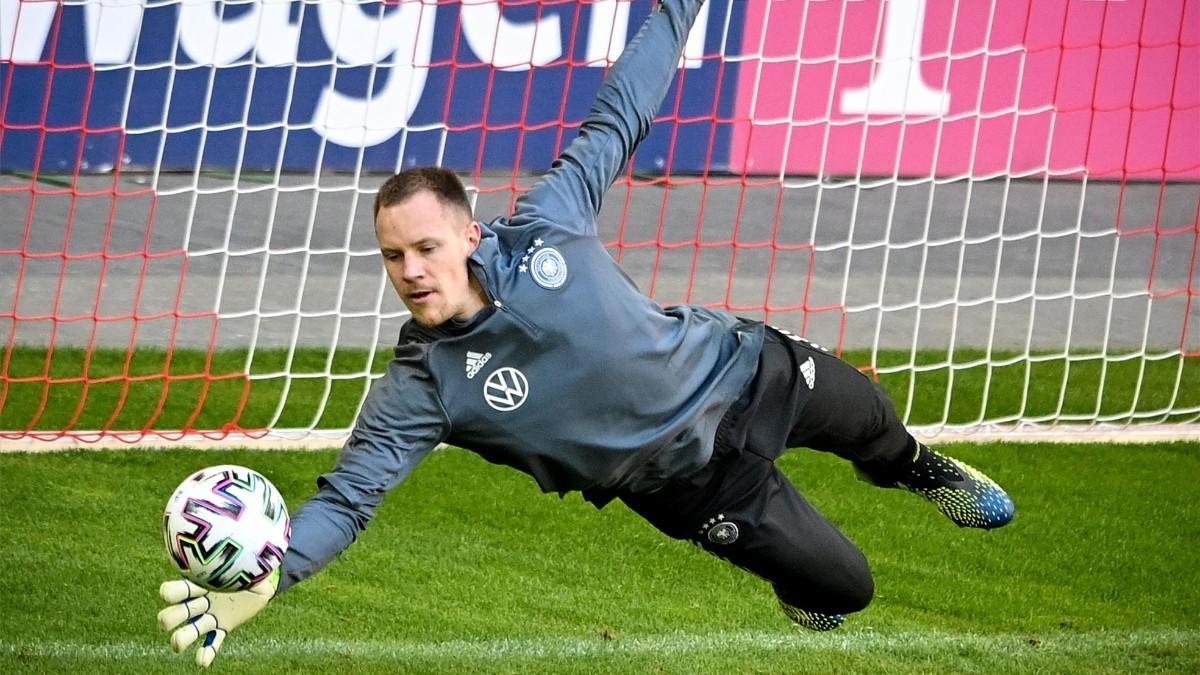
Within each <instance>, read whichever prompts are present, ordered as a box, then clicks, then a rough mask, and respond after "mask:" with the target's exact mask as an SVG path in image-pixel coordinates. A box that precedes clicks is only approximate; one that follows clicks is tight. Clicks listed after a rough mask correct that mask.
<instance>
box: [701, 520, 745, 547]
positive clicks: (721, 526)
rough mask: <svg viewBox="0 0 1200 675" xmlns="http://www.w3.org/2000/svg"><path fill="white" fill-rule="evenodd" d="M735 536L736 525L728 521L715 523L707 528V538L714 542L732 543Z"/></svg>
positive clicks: (736, 531)
mask: <svg viewBox="0 0 1200 675" xmlns="http://www.w3.org/2000/svg"><path fill="white" fill-rule="evenodd" d="M737 538H738V526H737V525H736V524H734V523H731V522H729V521H725V522H723V523H717V524H716V525H713V526H712V527H711V528H709V530H708V540H709V541H711V542H712V543H714V544H732V543H733V542H735V541H737Z"/></svg>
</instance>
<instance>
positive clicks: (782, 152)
mask: <svg viewBox="0 0 1200 675" xmlns="http://www.w3.org/2000/svg"><path fill="white" fill-rule="evenodd" d="M651 6H652V3H651V2H650V1H649V0H632V1H626V0H596V1H594V2H573V1H572V2H567V1H565V0H564V1H559V0H540V1H538V0H523V1H522V0H509V1H507V2H495V1H490V0H473V1H466V2H461V3H460V2H435V1H434V0H391V1H390V2H382V3H379V2H355V1H351V0H320V1H311V0H310V1H308V2H299V1H294V2H293V1H287V0H265V1H263V2H244V3H235V2H191V1H189V2H177V1H168V2H145V1H140V0H95V1H87V2H81V3H71V4H65V3H57V2H47V1H33V0H0V81H2V82H3V83H4V85H3V86H4V93H3V97H2V99H0V100H2V103H0V106H2V109H0V134H2V135H0V169H4V170H10V171H11V170H23V171H29V170H35V169H36V170H39V171H42V172H74V171H96V172H103V171H109V170H112V169H113V168H114V167H116V166H132V167H135V168H150V167H157V168H161V169H164V170H194V169H197V168H203V169H206V170H207V169H213V170H215V169H226V170H228V169H248V170H266V171H272V170H284V171H312V170H335V171H360V170H361V171H384V172H386V171H393V170H396V169H399V168H403V167H406V166H413V165H419V164H430V163H441V164H444V165H447V166H451V167H454V168H456V169H458V170H461V171H499V170H506V171H517V170H531V171H537V170H541V169H544V168H545V167H546V166H547V165H548V164H549V163H550V161H551V160H552V159H553V157H554V156H555V154H556V153H557V151H558V149H559V148H561V147H562V146H563V145H564V144H565V143H566V142H568V141H569V140H570V138H571V137H572V136H573V134H574V130H575V128H576V127H577V125H578V124H579V122H580V120H581V119H582V118H583V116H584V115H585V114H586V112H587V109H588V106H589V105H590V103H591V99H592V96H593V94H594V93H595V91H596V88H597V87H598V86H599V84H600V82H601V80H602V79H603V77H604V74H605V71H606V67H607V66H608V65H609V64H611V62H612V60H614V59H615V58H616V57H617V56H618V55H619V54H620V51H621V49H622V48H623V46H624V45H625V44H626V42H627V41H628V40H629V39H631V38H632V37H633V33H634V31H636V29H637V26H638V25H639V24H640V23H641V21H642V19H643V18H644V17H645V16H646V14H647V12H649V11H650V9H651ZM680 65H681V67H682V68H681V73H682V77H681V78H680V83H681V84H679V85H677V86H676V87H675V88H674V89H673V90H672V92H671V93H670V94H668V97H667V99H666V102H665V103H664V106H663V109H662V111H661V116H660V120H659V123H658V124H657V125H656V126H655V128H654V130H653V132H652V133H651V136H650V138H649V139H647V141H646V143H645V144H644V145H643V146H642V148H641V149H640V150H639V153H638V156H637V159H636V161H635V169H636V170H639V171H647V172H654V173H661V172H676V173H705V172H714V171H715V172H726V171H727V172H732V173H738V174H742V173H748V174H765V175H772V174H784V173H787V174H805V175H869V176H892V175H899V176H912V177H921V176H926V177H927V176H931V175H937V176H949V175H973V176H981V177H986V176H990V175H996V174H1015V175H1026V174H1042V173H1045V172H1049V173H1051V174H1053V175H1067V176H1073V175H1083V174H1085V173H1086V174H1088V175H1090V176H1093V177H1104V178H1120V177H1129V178H1135V179H1158V178H1164V177H1165V178H1170V179H1196V178H1200V131H1198V130H1200V84H1198V83H1200V3H1198V2H1195V1H1194V0H1128V1H1123V2H1118V1H1116V0H1110V1H1108V2H1105V1H1102V0H1029V1H1028V2H1007V1H1004V2H999V1H987V0H889V1H886V2H885V1H883V0H846V1H841V0H819V1H818V0H810V1H807V2H806V1H803V0H773V1H772V0H709V2H708V3H706V5H705V8H704V10H703V12H702V14H701V16H700V19H699V21H698V22H697V25H696V27H695V29H694V30H693V32H692V35H691V38H690V40H689V42H688V47H687V50H686V52H685V57H684V59H683V60H682V63H681V64H680Z"/></svg>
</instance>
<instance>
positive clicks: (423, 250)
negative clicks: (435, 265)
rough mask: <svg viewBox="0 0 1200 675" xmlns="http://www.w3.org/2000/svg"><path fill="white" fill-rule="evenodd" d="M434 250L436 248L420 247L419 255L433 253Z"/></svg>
mask: <svg viewBox="0 0 1200 675" xmlns="http://www.w3.org/2000/svg"><path fill="white" fill-rule="evenodd" d="M436 248H437V247H436V246H422V247H421V253H433V251H434V249H436Z"/></svg>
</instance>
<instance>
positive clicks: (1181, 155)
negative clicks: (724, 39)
mask: <svg viewBox="0 0 1200 675" xmlns="http://www.w3.org/2000/svg"><path fill="white" fill-rule="evenodd" d="M746 11H747V15H746V21H745V34H744V38H743V47H742V53H743V55H745V60H744V61H743V62H742V65H741V72H740V74H739V84H738V103H737V115H736V121H735V125H734V138H733V148H732V152H731V159H730V162H731V166H730V168H731V170H733V171H739V172H746V173H753V174H771V173H780V172H785V173H788V174H802V175H850V176H855V175H864V176H892V175H899V176H907V177H921V176H934V175H936V176H961V175H971V176H976V177H987V176H992V175H999V174H1010V175H1017V176H1024V175H1042V174H1045V173H1047V172H1049V173H1050V174H1051V175H1053V176H1073V177H1080V176H1083V175H1087V176H1089V177H1092V178H1106V179H1132V180H1164V179H1165V180H1197V179H1200V0H1107V1H1105V0H1028V1H1010V0H990V1H989V0H887V1H884V0H845V1H842V0H808V1H805V0H749V4H748V6H747V8H746Z"/></svg>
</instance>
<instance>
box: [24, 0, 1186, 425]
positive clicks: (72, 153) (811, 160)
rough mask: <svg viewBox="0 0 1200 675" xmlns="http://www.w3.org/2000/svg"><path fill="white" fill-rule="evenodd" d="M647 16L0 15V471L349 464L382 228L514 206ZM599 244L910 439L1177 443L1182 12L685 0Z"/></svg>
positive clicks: (556, 8)
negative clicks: (312, 455) (795, 341)
mask: <svg viewBox="0 0 1200 675" xmlns="http://www.w3.org/2000/svg"><path fill="white" fill-rule="evenodd" d="M652 6H653V2H652V1H651V0H590V1H588V0H584V1H576V0H569V1H568V0H502V1H499V2H497V1H495V0H462V2H458V1H449V0H389V1H386V2H368V3H360V2H351V1H349V0H346V1H343V0H306V1H305V2H299V1H294V2H293V1H289V0H264V1H262V2H250V1H245V2H236V1H225V2H208V1H205V2H192V1H191V0H187V1H179V0H168V1H164V2H154V3H148V2H144V1H142V0H64V1H54V0H0V82H3V85H2V86H3V89H2V91H0V345H2V347H0V348H2V349H3V354H2V356H0V444H3V445H5V446H7V447H17V446H18V445H20V447H64V446H74V445H81V446H83V447H94V446H95V444H97V443H105V442H108V443H116V444H118V445H119V444H123V443H135V442H136V443H144V444H151V445H153V444H161V443H169V442H176V443H189V444H197V443H199V444H203V443H206V442H212V443H230V442H231V443H245V442H249V441H252V440H254V439H259V438H262V439H266V441H265V442H266V443H271V444H275V445H288V444H292V443H295V444H298V445H302V446H308V445H313V444H317V445H324V444H330V443H336V442H337V441H338V439H340V438H342V437H343V436H344V434H345V433H346V432H347V430H348V429H349V427H350V426H351V424H352V423H353V420H354V416H355V414H356V412H357V410H358V408H359V406H360V405H361V403H362V401H363V398H364V397H365V395H366V391H367V388H368V386H369V384H370V382H371V381H372V380H373V379H375V378H377V377H379V376H380V374H381V373H382V368H383V367H384V365H385V364H386V362H387V359H388V357H389V347H390V346H391V345H393V344H394V342H395V339H396V335H397V333H398V330H399V328H400V326H401V325H402V323H403V322H404V320H405V319H406V317H407V314H406V312H405V310H404V307H403V305H402V303H401V302H400V301H399V299H398V298H396V297H395V295H394V293H393V292H392V290H391V288H390V286H389V284H388V282H387V280H386V277H385V276H384V274H383V270H382V265H381V262H380V260H379V256H378V251H377V250H376V248H375V242H374V236H373V229H372V226H371V221H370V218H371V202H372V200H373V198H374V193H375V191H376V189H377V188H378V186H379V185H380V184H381V183H382V181H383V180H384V179H385V178H386V177H387V176H389V175H391V174H392V173H394V172H395V171H397V170H400V169H403V168H407V167H411V166H418V165H426V164H438V165H443V166H447V167H450V168H452V169H454V170H455V171H457V172H458V173H459V175H460V176H462V177H463V178H464V180H465V182H467V184H468V185H469V187H470V192H471V196H472V199H473V200H474V202H475V209H476V216H477V217H478V218H479V219H480V220H487V219H490V218H491V217H494V216H497V215H503V214H505V213H508V212H510V210H511V209H512V208H513V205H514V203H515V201H516V198H517V197H518V196H519V195H520V194H521V193H522V192H523V191H525V190H527V189H528V188H529V187H530V186H531V185H532V184H533V182H534V181H536V179H537V177H538V174H539V172H541V171H544V170H545V169H546V168H547V167H548V166H549V165H550V162H551V161H552V160H553V158H554V157H555V156H556V154H557V153H558V152H559V151H560V150H561V149H562V148H563V147H565V145H566V144H567V143H569V142H570V140H571V139H572V138H573V137H574V134H575V133H576V131H577V129H578V126H579V123H580V121H581V120H582V118H583V117H584V115H585V114H586V112H587V110H588V106H589V105H590V103H591V99H592V96H593V95H594V93H595V91H596V89H597V87H598V86H599V84H600V82H601V81H602V80H603V77H604V75H605V72H606V68H607V66H609V65H611V64H612V62H613V61H614V60H615V59H616V58H617V56H618V55H619V54H620V51H621V49H622V48H623V46H624V45H625V44H626V42H627V41H628V40H629V39H631V38H632V37H633V33H634V31H636V29H637V26H638V25H639V24H640V22H641V21H642V19H643V18H644V17H645V16H646V14H647V13H648V12H649V11H651V10H652ZM679 66H680V68H679V71H678V76H677V78H676V81H675V83H674V85H673V86H672V89H671V90H670V92H669V93H668V96H667V99H666V101H665V102H664V104H663V107H662V109H661V110H660V113H659V116H658V119H657V122H656V125H655V127H654V129H653V130H652V132H651V135H650V137H649V138H648V139H647V140H646V141H645V143H644V144H643V145H642V146H641V147H640V149H639V150H638V153H637V155H636V157H635V159H634V161H633V162H632V163H631V165H630V167H629V169H628V171H627V172H626V174H625V175H624V176H623V177H622V178H621V179H619V180H618V181H617V183H616V184H615V185H614V186H613V188H612V189H611V190H610V192H609V194H608V196H607V199H606V202H605V206H604V210H603V212H602V214H601V237H602V238H603V240H604V242H605V243H606V245H607V246H608V249H609V251H610V253H611V254H612V255H613V257H614V258H615V259H616V260H617V261H618V262H619V263H620V264H621V265H622V267H623V268H624V269H625V270H626V272H627V273H628V274H629V275H630V277H631V278H633V280H634V281H635V282H637V283H638V285H639V286H640V287H641V288H642V289H643V290H644V291H646V292H647V293H649V294H650V295H651V296H652V297H653V298H654V299H655V300H656V301H658V302H660V303H661V304H664V305H670V304H678V303H695V304H702V305H706V306H710V307H717V308H722V309H726V310H729V311H731V312H734V313H737V314H740V315H744V316H748V317H751V318H756V319H762V320H765V321H767V322H769V323H771V324H773V325H777V326H780V327H783V328H786V329H788V330H791V331H792V332H795V333H800V334H804V335H806V336H808V337H809V338H810V339H811V340H812V341H814V342H817V343H819V344H821V345H824V346H826V347H829V348H830V349H833V350H836V351H837V352H838V353H839V354H840V355H841V356H843V358H845V359H847V360H848V361H850V362H851V363H853V364H854V365H856V366H858V367H859V368H861V369H863V370H864V371H866V372H868V373H869V374H870V375H871V376H872V377H875V378H877V379H878V380H879V382H880V383H881V384H882V385H883V386H884V387H885V388H886V389H887V390H888V391H889V393H890V394H891V395H892V398H893V400H894V401H895V402H896V405H897V408H898V410H899V412H900V413H901V415H902V417H903V418H904V419H905V421H906V422H907V423H908V424H909V425H910V426H912V427H913V428H914V429H915V430H916V431H917V432H918V433H919V434H920V435H922V436H923V437H924V438H928V439H930V440H935V441H936V440H950V439H953V440H961V439H970V438H974V439H993V438H1003V439H1009V440H1017V439H1025V438H1033V439H1045V438H1068V439H1072V440H1081V439H1090V440H1115V441H1121V440H1147V439H1150V440H1154V439H1171V438H1175V439H1180V438H1184V439H1197V438H1200V298H1198V296H1200V274H1198V270H1200V85H1197V82H1200V5H1198V4H1197V3H1195V2H1190V1H1189V0H1127V1H1121V2H1118V1H1115V0H1110V1H1107V2H1106V1H1103V0H1030V1H1029V2H1018V3H1008V2H1003V3H1002V2H999V1H998V0H990V1H989V0H983V1H974V0H972V1H971V2H967V1H966V0H861V1H856V2H837V1H832V0H708V1H707V2H706V3H705V6H704V9H703V11H702V13H701V15H700V18H699V20H698V22H697V25H696V27H695V28H694V30H693V31H692V34H691V36H690V37H689V39H688V42H687V47H686V49H685V53H684V57H683V58H682V59H681V62H680V64H679Z"/></svg>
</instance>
